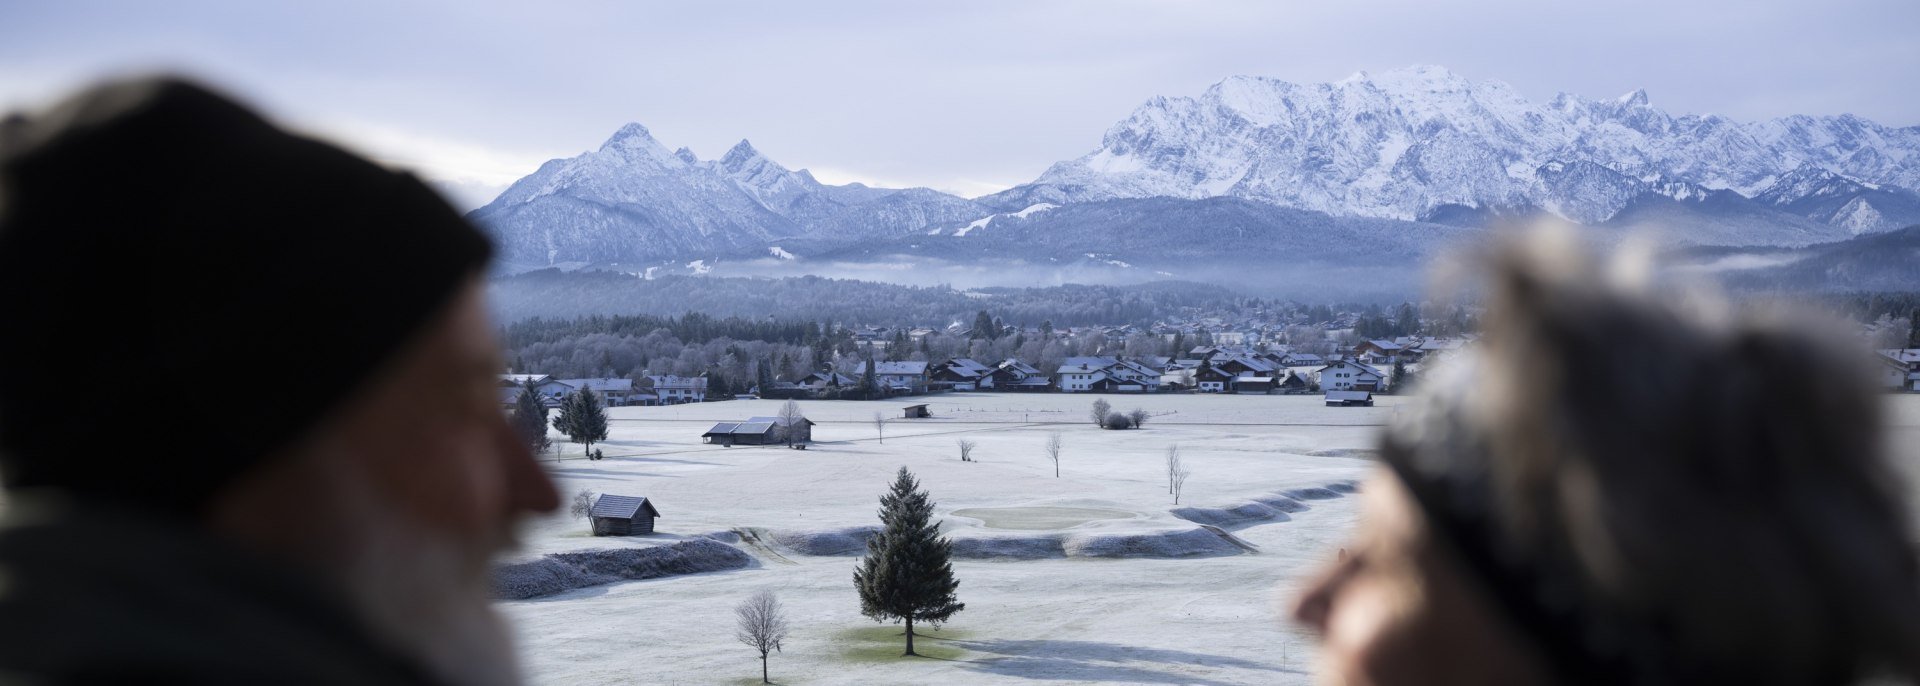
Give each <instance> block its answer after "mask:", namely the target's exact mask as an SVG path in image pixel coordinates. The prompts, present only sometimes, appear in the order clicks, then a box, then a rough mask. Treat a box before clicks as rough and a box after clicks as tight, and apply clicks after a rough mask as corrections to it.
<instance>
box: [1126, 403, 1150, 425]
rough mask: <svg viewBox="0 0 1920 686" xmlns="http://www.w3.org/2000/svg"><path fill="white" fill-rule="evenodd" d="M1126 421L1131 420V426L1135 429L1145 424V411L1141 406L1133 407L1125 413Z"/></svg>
mask: <svg viewBox="0 0 1920 686" xmlns="http://www.w3.org/2000/svg"><path fill="white" fill-rule="evenodd" d="M1127 421H1130V422H1133V428H1136V429H1138V428H1140V427H1143V426H1146V425H1147V411H1146V410H1145V409H1143V408H1138V407H1136V408H1133V411H1132V412H1128V413H1127Z"/></svg>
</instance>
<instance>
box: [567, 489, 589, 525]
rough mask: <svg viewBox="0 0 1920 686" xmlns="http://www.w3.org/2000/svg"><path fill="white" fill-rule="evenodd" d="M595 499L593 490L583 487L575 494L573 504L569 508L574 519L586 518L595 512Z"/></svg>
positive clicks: (568, 511)
mask: <svg viewBox="0 0 1920 686" xmlns="http://www.w3.org/2000/svg"><path fill="white" fill-rule="evenodd" d="M593 500H594V498H593V491H589V490H587V489H584V488H582V489H580V492H579V493H575V494H573V505H572V506H571V507H568V508H567V513H568V514H571V515H573V518H574V519H582V518H585V517H586V516H587V515H589V514H592V513H593Z"/></svg>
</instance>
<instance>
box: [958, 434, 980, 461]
mask: <svg viewBox="0 0 1920 686" xmlns="http://www.w3.org/2000/svg"><path fill="white" fill-rule="evenodd" d="M954 445H957V446H960V461H961V462H972V461H973V446H974V445H976V444H975V443H974V442H973V441H969V440H967V439H964V438H962V439H960V440H958V441H955V442H954Z"/></svg>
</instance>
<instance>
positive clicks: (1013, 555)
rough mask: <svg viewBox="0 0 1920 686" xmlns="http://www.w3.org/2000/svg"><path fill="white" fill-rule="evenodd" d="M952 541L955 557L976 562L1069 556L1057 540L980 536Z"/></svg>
mask: <svg viewBox="0 0 1920 686" xmlns="http://www.w3.org/2000/svg"><path fill="white" fill-rule="evenodd" d="M952 540H953V556H954V557H961V558H968V559H975V560H1042V559H1047V558H1055V557H1066V556H1067V550H1066V547H1065V546H1064V545H1062V544H1061V542H1060V537H1058V536H981V537H978V538H955V539H952Z"/></svg>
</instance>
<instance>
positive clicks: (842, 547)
mask: <svg viewBox="0 0 1920 686" xmlns="http://www.w3.org/2000/svg"><path fill="white" fill-rule="evenodd" d="M878 533H880V527H877V526H850V527H846V528H844V529H829V530H826V531H775V532H773V541H774V542H775V543H778V544H780V545H783V546H786V547H788V548H790V549H792V550H793V552H796V553H799V554H801V555H864V554H866V552H867V539H869V538H872V537H873V536H874V535H875V534H878Z"/></svg>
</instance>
